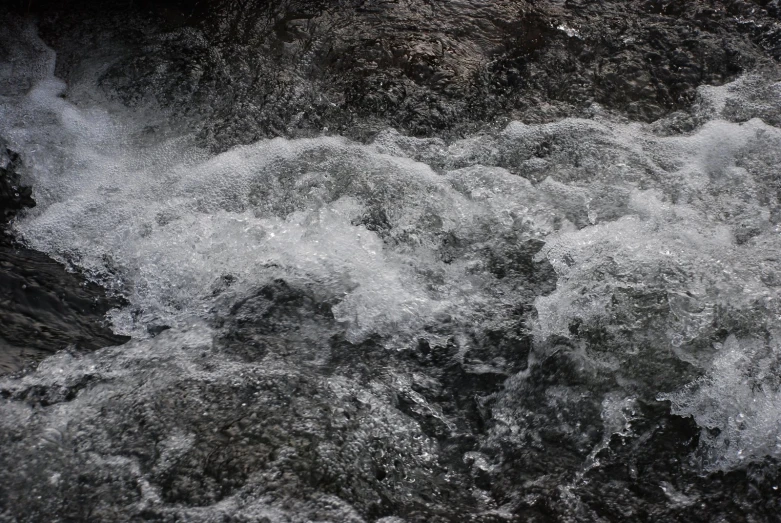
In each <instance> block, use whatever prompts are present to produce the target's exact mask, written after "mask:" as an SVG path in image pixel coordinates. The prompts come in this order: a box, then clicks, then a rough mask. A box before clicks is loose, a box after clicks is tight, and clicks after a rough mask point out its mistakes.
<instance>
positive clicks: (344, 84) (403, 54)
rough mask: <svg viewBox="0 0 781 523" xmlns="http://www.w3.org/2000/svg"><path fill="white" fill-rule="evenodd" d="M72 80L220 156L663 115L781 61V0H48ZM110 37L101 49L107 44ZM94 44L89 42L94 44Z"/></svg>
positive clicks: (48, 16)
mask: <svg viewBox="0 0 781 523" xmlns="http://www.w3.org/2000/svg"><path fill="white" fill-rule="evenodd" d="M32 9H33V10H37V11H38V12H39V14H40V16H41V19H42V27H43V30H44V35H45V36H46V37H47V38H48V40H49V41H50V42H51V44H52V45H53V47H54V48H55V50H56V51H57V52H58V53H59V57H60V60H59V63H58V74H59V75H60V76H61V77H63V78H68V77H69V76H70V75H73V74H74V73H75V72H77V71H78V69H79V63H80V61H83V60H88V59H94V58H95V55H96V54H98V53H102V55H101V58H103V59H106V58H107V57H106V49H104V48H103V46H100V45H96V44H97V43H98V42H101V41H102V40H101V39H102V38H103V37H105V35H106V34H108V33H110V34H111V35H112V38H113V39H114V40H115V42H116V41H118V42H122V45H121V46H120V47H122V49H119V48H115V49H114V51H113V52H112V53H110V55H111V56H110V60H107V62H110V63H111V65H110V66H109V67H107V68H106V70H105V71H104V74H103V75H102V77H101V78H100V79H99V81H100V83H101V84H102V85H103V87H104V88H105V89H106V90H107V91H110V92H112V93H119V94H118V96H119V98H120V99H121V101H122V102H123V103H125V104H127V105H130V106H141V105H143V104H144V103H146V102H148V101H150V100H155V101H156V102H157V103H159V104H161V105H162V106H164V107H167V108H170V109H172V110H173V111H174V113H175V114H176V115H178V117H179V118H181V119H184V120H185V121H187V122H188V124H189V125H191V126H194V127H197V128H199V129H200V130H201V137H202V139H203V140H204V142H205V143H207V144H208V145H209V146H210V147H211V148H213V149H217V150H222V149H225V148H227V147H230V146H232V145H235V144H237V143H249V142H253V141H255V140H257V139H258V138H261V137H269V136H279V135H282V136H306V135H313V134H319V133H321V132H326V133H338V134H342V135H347V136H350V137H353V138H358V139H366V138H368V137H371V136H372V135H373V134H374V133H376V132H377V131H378V130H381V129H383V128H385V127H388V126H392V127H394V128H397V129H399V130H402V131H404V132H407V133H410V134H413V135H419V136H422V135H439V136H443V137H453V136H459V135H464V134H465V133H468V132H470V131H474V130H476V129H481V128H485V127H486V126H490V125H491V124H492V123H496V122H498V121H506V120H507V119H509V118H513V119H520V120H526V121H549V120H552V119H555V118H559V117H562V116H565V115H572V114H578V113H579V111H582V110H583V109H585V108H587V107H589V106H590V105H591V104H593V103H598V104H602V105H604V106H606V107H608V108H610V109H613V110H616V111H618V112H621V113H624V114H626V115H627V116H629V117H630V118H633V119H639V120H645V121H650V120H654V119H656V118H658V117H660V116H662V115H664V114H666V113H668V112H670V111H673V110H677V109H681V108H685V107H687V106H688V105H689V104H690V103H691V102H692V101H693V99H694V97H695V89H696V87H697V86H698V85H702V84H720V83H722V82H724V81H726V80H729V79H731V78H734V77H735V76H736V75H737V74H739V73H741V72H743V71H746V70H749V69H752V68H757V67H771V66H774V65H775V62H776V60H777V59H778V58H779V57H781V29H779V27H781V26H779V22H778V11H779V9H778V6H777V4H776V2H755V3H754V2H747V1H722V0H710V1H685V0H643V1H624V0H620V1H610V0H608V1H598V2H596V1H588V0H567V1H554V0H550V1H536V2H531V1H524V0H496V1H491V2H483V1H469V0H461V1H448V2H432V1H424V0H404V1H398V2H396V1H394V2H390V1H379V0H378V1H360V2H359V1H355V0H353V1H350V0H341V1H338V2H323V1H317V0H309V1H301V0H299V1H295V0H288V1H282V0H279V1H274V2H266V1H255V0H243V1H238V0H216V1H212V2H204V1H183V0H182V1H178V2H176V1H170V2H154V1H151V0H148V1H146V2H140V3H136V4H134V5H133V6H124V5H123V6H117V5H115V4H113V3H112V4H111V5H108V4H106V3H102V2H89V1H88V0H72V1H71V2H70V3H69V4H68V7H67V8H63V7H62V4H60V3H56V4H55V3H46V2H43V3H41V2H34V3H33V4H32ZM98 49H99V50H98ZM85 50H91V51H87V52H86V53H85Z"/></svg>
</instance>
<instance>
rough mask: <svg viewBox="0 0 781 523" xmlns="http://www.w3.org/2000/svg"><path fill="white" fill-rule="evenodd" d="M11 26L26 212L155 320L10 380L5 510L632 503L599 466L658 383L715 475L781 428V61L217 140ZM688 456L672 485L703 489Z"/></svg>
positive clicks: (135, 312)
mask: <svg viewBox="0 0 781 523" xmlns="http://www.w3.org/2000/svg"><path fill="white" fill-rule="evenodd" d="M11 40H13V41H11ZM5 44H6V45H7V46H8V47H9V49H10V50H11V51H12V55H13V56H14V57H15V59H14V60H13V61H11V62H10V63H11V64H12V65H10V66H4V67H3V68H2V70H0V74H2V79H1V81H2V84H0V85H1V86H2V90H0V93H1V94H2V96H1V97H0V136H2V137H3V138H4V139H5V140H7V141H8V143H9V146H10V147H11V148H12V149H13V150H15V151H17V152H19V153H20V155H21V156H22V158H23V160H24V163H25V165H26V172H25V174H26V177H27V180H26V181H27V182H29V183H30V184H31V185H32V186H33V187H34V191H35V192H34V195H35V198H36V200H37V203H38V205H37V207H36V208H34V209H32V210H30V211H28V212H27V213H26V214H25V215H24V216H22V217H21V218H20V219H19V220H18V221H16V223H15V224H14V232H15V233H16V234H17V235H18V236H19V237H20V238H21V239H23V241H24V242H25V243H26V244H27V245H29V246H31V247H33V248H35V249H38V250H41V251H44V252H46V253H48V254H49V255H51V256H53V257H55V258H56V259H59V260H61V261H62V262H64V263H66V264H67V265H69V266H70V267H72V268H73V269H75V270H78V271H82V272H83V273H85V274H87V275H88V276H89V277H90V278H91V279H93V280H94V281H96V282H99V283H101V284H102V285H104V286H105V287H106V288H108V289H109V290H111V291H112V292H115V293H118V294H121V295H122V296H124V297H125V298H126V300H127V305H125V306H124V307H122V308H120V309H116V310H114V311H112V312H111V314H110V320H111V322H112V325H113V328H114V329H115V331H116V332H117V333H121V334H127V335H130V336H132V338H133V339H132V341H131V342H129V343H128V344H126V345H124V346H119V347H110V348H106V349H102V350H100V351H97V352H95V353H92V354H88V355H80V356H75V355H73V354H70V353H67V352H63V353H59V354H57V355H55V356H52V357H50V358H48V359H46V360H45V361H44V362H43V363H41V365H40V366H39V367H38V369H37V371H35V372H32V373H28V374H26V375H24V376H22V377H16V378H12V377H6V378H3V379H2V381H0V398H2V399H0V410H1V411H2V416H1V417H0V427H2V429H1V430H0V448H2V451H0V455H2V461H3V462H4V463H5V466H6V467H9V466H13V468H14V470H15V473H14V475H13V476H11V475H6V476H5V477H4V478H3V479H0V486H1V487H2V490H1V491H0V492H2V495H1V496H0V501H2V502H3V503H2V504H0V518H3V520H7V521H17V520H18V521H34V520H41V519H43V518H45V517H51V518H52V519H51V520H60V521H98V520H100V521H115V520H116V521H141V520H160V521H163V520H165V521H178V520H181V521H228V520H231V521H233V520H235V521H367V520H371V521H382V522H383V523H390V522H397V521H401V520H402V519H403V520H406V521H459V520H460V521H466V520H473V521H508V520H514V518H521V519H522V520H524V518H525V519H526V520H534V521H547V520H561V521H565V520H578V521H592V520H593V521H603V520H610V519H609V518H608V519H600V518H603V517H606V516H601V515H600V509H598V508H595V504H594V503H593V502H592V501H593V498H594V497H595V496H597V497H599V496H602V497H605V498H610V496H614V495H615V496H617V497H616V499H621V497H620V496H619V495H618V494H615V492H614V491H611V490H610V485H609V484H608V483H605V482H603V483H600V482H599V481H597V480H595V479H593V478H594V477H597V476H594V475H595V474H599V473H600V472H599V471H600V470H607V469H606V468H605V467H608V464H607V463H608V462H610V463H612V465H610V466H617V465H616V463H617V461H616V460H620V459H623V458H616V457H615V456H619V455H620V452H619V450H616V449H615V448H614V447H616V442H617V441H623V442H627V441H628V442H629V443H628V445H630V446H633V447H632V448H635V449H637V448H642V447H643V445H646V444H647V445H651V443H649V441H652V440H653V437H654V436H653V434H654V433H653V431H652V430H650V429H649V430H648V431H645V432H644V430H645V429H642V428H639V427H643V426H644V425H643V423H644V422H643V420H644V419H645V420H646V421H648V420H650V421H648V423H651V424H652V425H653V423H655V421H654V419H653V418H652V417H651V414H649V412H651V411H652V407H649V406H653V408H656V409H657V411H653V412H658V409H659V408H660V407H659V405H662V406H664V405H667V403H665V402H669V405H671V407H670V408H671V413H670V412H666V413H664V416H667V418H666V419H672V418H674V417H675V416H673V415H676V416H682V417H689V416H690V417H692V418H693V420H694V422H696V424H697V430H696V431H695V433H694V435H693V438H694V439H693V440H691V441H687V442H686V443H685V444H682V445H683V446H684V447H686V449H687V452H685V453H684V452H681V454H680V455H679V456H678V459H680V460H681V461H682V462H685V467H688V468H687V469H686V470H689V471H690V472H691V474H692V475H693V476H703V477H704V476H705V475H707V474H716V473H719V474H722V475H724V474H726V475H729V474H730V473H732V472H733V471H735V470H737V469H740V468H741V467H744V468H745V467H747V466H749V465H750V464H752V463H753V464H755V466H756V467H759V466H760V464H763V463H764V464H767V463H771V464H772V463H775V460H777V459H780V458H781V422H779V419H781V378H779V372H781V371H780V370H779V362H781V346H780V345H779V339H780V338H779V336H781V333H780V332H779V329H781V319H780V318H781V310H780V309H779V307H780V306H779V303H778V301H779V298H780V296H779V285H781V258H780V257H779V253H781V238H780V237H779V232H781V231H779V227H780V225H779V224H780V223H781V206H780V201H779V198H781V192H779V191H780V190H781V186H779V176H778V166H779V163H780V161H781V130H780V129H779V128H778V127H776V126H774V125H771V123H772V122H777V121H778V117H779V113H781V84H777V83H772V82H767V81H764V80H763V79H762V78H760V77H753V76H746V77H743V78H741V79H739V80H737V81H736V82H733V83H731V84H727V85H725V86H722V87H704V88H701V89H700V91H699V101H698V103H697V105H696V107H695V108H694V109H693V111H692V114H693V116H691V118H692V121H693V122H694V124H693V128H694V130H692V131H691V132H688V133H680V132H676V131H675V130H674V128H675V125H673V124H674V123H675V117H676V116H673V117H669V118H667V119H662V120H659V121H657V122H656V123H653V124H640V123H630V122H627V121H624V120H621V119H620V118H618V117H615V116H611V115H610V114H608V113H607V112H604V111H602V110H601V109H600V108H599V107H597V106H595V107H593V109H592V114H591V116H590V117H589V118H582V119H574V118H569V119H563V120H560V121H557V122H554V123H549V124H539V125H525V124H523V123H520V122H513V123H511V124H509V125H508V126H507V127H506V128H504V129H502V130H501V131H498V132H496V133H494V134H491V135H487V134H486V135H479V136H475V137H472V138H469V139H464V140H460V141H456V142H454V143H449V144H448V143H445V142H443V141H442V140H438V139H419V138H409V137H405V136H403V135H401V134H400V133H398V132H396V131H394V130H393V129H388V130H386V131H384V132H382V133H380V134H379V135H378V136H377V137H376V138H375V139H374V140H373V142H371V143H369V144H359V143H355V142H351V141H349V140H347V139H345V138H340V137H334V136H323V137H319V138H312V139H301V140H285V139H282V138H277V139H273V140H264V141H260V142H258V143H255V144H252V145H245V146H240V147H235V148H232V149H230V150H228V151H227V152H224V153H221V154H216V155H215V154H212V153H210V152H208V151H206V150H203V149H199V147H198V146H197V145H196V141H195V140H194V139H193V137H191V136H189V135H188V133H187V131H186V129H178V130H169V131H167V132H166V133H163V134H164V136H162V137H160V136H159V135H158V134H155V131H154V129H152V126H151V125H150V121H151V120H152V119H160V118H162V117H161V116H159V114H156V112H157V111H156V109H155V108H154V107H150V108H146V109H137V110H135V111H130V110H128V109H124V108H121V107H119V106H118V105H116V104H114V103H113V102H112V101H111V100H109V99H105V98H102V97H101V95H100V94H99V93H98V91H97V90H96V91H95V92H91V91H89V84H87V83H85V84H84V85H77V86H75V87H73V89H75V90H81V92H83V93H85V92H86V93H89V96H82V97H81V99H80V101H79V102H78V103H73V102H72V101H69V100H67V99H64V98H63V97H62V96H61V95H62V93H63V90H64V89H65V85H64V84H63V83H62V82H61V81H60V80H58V79H56V78H55V76H54V60H55V56H54V53H53V52H52V51H51V50H49V49H48V48H46V46H45V45H44V44H43V43H42V42H40V41H39V40H38V39H37V37H36V35H35V31H34V28H32V27H28V28H27V29H26V30H25V31H22V32H20V33H18V34H15V35H14V38H13V39H10V38H9V36H8V35H6V36H5ZM85 77H86V78H89V75H85ZM677 117H680V115H677ZM768 122H770V123H768ZM150 129H152V130H150ZM664 408H666V407H664ZM687 445H688V446H687ZM637 452H638V453H639V452H640V451H639V450H638V451H637ZM633 459H634V458H633ZM611 460H613V461H611ZM632 463H634V461H632V459H630V460H628V461H627V462H626V464H625V465H626V467H628V468H627V470H629V472H627V474H628V476H627V478H630V477H631V475H632V474H633V472H632V470H634V479H635V480H637V474H638V472H637V470H636V467H637V466H636V465H633V464H632ZM632 467H635V469H632ZM682 467H684V465H678V469H675V467H673V468H671V469H670V472H669V473H670V474H671V476H670V478H672V479H669V478H668V479H665V480H664V481H660V482H659V483H658V491H657V492H656V494H655V496H656V498H654V499H656V501H655V503H657V505H658V506H657V508H656V509H654V510H656V511H657V512H650V513H651V514H652V516H653V514H656V515H657V516H658V517H661V518H662V519H664V518H665V517H672V516H671V514H675V511H676V510H679V509H680V510H683V509H684V508H686V507H692V506H697V505H699V504H702V505H703V506H705V505H706V504H708V503H709V501H708V500H709V498H708V496H707V494H706V491H707V486H705V487H703V486H696V487H691V488H688V487H686V484H685V481H683V480H682V481H681V482H679V483H678V484H676V483H675V481H676V479H675V478H676V476H675V474H676V473H681V474H682V472H680V470H681V468H682ZM772 469H773V467H772V466H771V470H772ZM666 473H667V471H665V472H663V473H661V474H666ZM757 474H759V473H757ZM773 474H775V476H773ZM664 477H666V476H664ZM589 478H592V479H589ZM757 478H759V475H755V477H754V479H752V481H756V486H755V487H752V488H755V489H759V490H761V492H762V493H763V494H762V495H763V496H764V497H765V498H764V499H766V500H769V501H767V503H771V504H772V503H775V504H776V505H775V506H777V504H778V499H779V498H778V497H774V496H775V493H776V492H777V488H778V485H776V484H775V483H774V478H776V479H777V478H778V474H777V472H775V473H772V472H771V473H768V474H767V478H765V479H762V478H759V479H757ZM631 481H632V479H626V482H628V483H627V484H629V483H631ZM687 481H688V480H687ZM692 481H694V480H692ZM746 481H747V482H748V481H749V480H746ZM621 488H628V487H616V489H617V490H620V489H621ZM622 495H623V494H622ZM657 498H658V499H657ZM610 499H613V498H610ZM11 500H16V501H14V502H13V503H12V502H11ZM20 500H23V501H20ZM546 500H547V501H546ZM550 500H559V501H556V502H551V501H550ZM546 503H547V505H546ZM540 506H548V507H549V508H547V509H545V510H543V509H539V508H538V507H540ZM551 506H552V507H557V508H550V507H551ZM767 506H770V505H767ZM632 510H633V508H632V506H631V503H629V504H627V506H626V507H625V511H626V513H625V514H624V517H626V518H627V520H631V519H632V518H633V517H638V518H639V517H640V516H639V515H638V514H636V513H634V514H633V512H632ZM762 510H770V509H767V508H766V507H765V508H763V509H762ZM546 511H547V512H546ZM665 511H668V512H665ZM703 511H705V512H704V513H705V514H707V509H703ZM53 513H56V514H57V516H56V517H55V516H47V514H49V515H51V514H53ZM648 513H649V512H646V517H652V516H648V515H647V514H648ZM768 513H769V512H768ZM20 514H23V515H21V516H20ZM763 514H765V513H763ZM665 515H666V516H665ZM758 517H760V516H758ZM15 518H18V519H15ZM57 518H59V519H57ZM231 518H234V519H231ZM399 518H401V519H399ZM470 518H471V519H470ZM534 518H537V519H534ZM545 518H550V519H545ZM556 518H558V519H556ZM568 518H569V519H568ZM757 520H759V519H757Z"/></svg>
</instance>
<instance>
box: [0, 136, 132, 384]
mask: <svg viewBox="0 0 781 523" xmlns="http://www.w3.org/2000/svg"><path fill="white" fill-rule="evenodd" d="M0 148H2V149H3V150H4V151H5V154H4V158H3V159H1V160H0V161H2V163H4V164H5V165H4V167H0V325H2V330H1V331H0V374H6V373H10V372H15V371H18V370H21V369H22V368H24V367H29V366H30V365H32V364H34V362H36V361H40V359H42V358H44V357H46V356H49V355H51V354H53V353H55V352H57V351H59V350H63V349H68V350H71V351H77V352H78V351H90V350H95V349H98V348H100V347H105V346H107V345H116V344H121V343H124V342H125V341H127V340H128V339H129V338H127V337H125V336H117V335H114V334H112V332H111V330H110V329H109V328H108V326H107V324H106V321H105V319H104V316H105V314H106V312H107V311H108V310H109V309H110V308H112V307H116V306H117V305H118V304H119V303H120V301H119V300H112V299H108V298H106V296H105V291H104V289H102V288H101V287H99V286H97V285H95V284H93V283H88V282H87V280H86V279H85V278H83V277H80V276H79V275H78V274H76V273H73V272H68V271H66V270H65V267H64V266H63V265H62V264H61V263H58V262H56V261H54V260H52V259H51V258H50V257H49V256H47V255H46V254H44V253H41V252H38V251H35V250H32V249H27V248H25V247H24V246H23V245H22V244H20V243H18V242H16V241H15V240H14V239H13V237H12V236H11V235H10V233H9V232H8V231H6V228H7V227H8V222H10V221H11V220H13V218H14V216H15V215H16V214H17V213H18V212H19V211H21V210H22V209H24V208H29V207H33V206H35V201H34V200H33V198H32V188H31V187H28V186H25V185H23V183H22V179H21V175H20V173H19V171H20V170H21V168H22V165H21V161H20V159H19V156H18V155H17V154H16V153H14V152H13V151H10V150H8V149H6V148H5V146H4V145H3V144H2V143H0Z"/></svg>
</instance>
